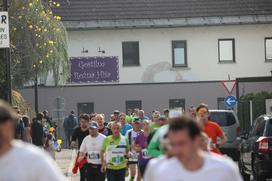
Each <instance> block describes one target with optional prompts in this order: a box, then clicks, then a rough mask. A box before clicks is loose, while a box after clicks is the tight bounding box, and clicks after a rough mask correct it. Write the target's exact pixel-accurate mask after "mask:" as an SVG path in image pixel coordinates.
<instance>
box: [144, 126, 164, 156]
mask: <svg viewBox="0 0 272 181" xmlns="http://www.w3.org/2000/svg"><path fill="white" fill-rule="evenodd" d="M168 128H169V126H168V125H164V126H162V127H160V128H158V129H157V130H156V132H155V134H154V136H153V137H152V139H151V141H150V143H149V145H148V154H149V155H150V156H151V157H159V156H161V155H162V154H164V150H163V148H162V147H161V141H162V139H163V137H164V135H165V134H166V133H167V131H168Z"/></svg>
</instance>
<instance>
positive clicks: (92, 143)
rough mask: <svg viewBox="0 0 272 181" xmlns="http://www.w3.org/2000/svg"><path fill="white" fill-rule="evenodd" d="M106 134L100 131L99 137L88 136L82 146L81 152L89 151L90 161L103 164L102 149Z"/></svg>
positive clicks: (88, 158) (88, 157) (88, 159)
mask: <svg viewBox="0 0 272 181" xmlns="http://www.w3.org/2000/svg"><path fill="white" fill-rule="evenodd" d="M105 138H106V136H104V135H102V134H100V133H98V135H97V137H95V138H94V137H92V136H90V135H89V136H86V137H85V138H84V140H83V142H82V144H81V146H80V152H81V153H87V154H88V156H87V161H88V163H92V164H96V165H100V164H101V155H100V154H101V151H102V145H103V142H104V139H105Z"/></svg>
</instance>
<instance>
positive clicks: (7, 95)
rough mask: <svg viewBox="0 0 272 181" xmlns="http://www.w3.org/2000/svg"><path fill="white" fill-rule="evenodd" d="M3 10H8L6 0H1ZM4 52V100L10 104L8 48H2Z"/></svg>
mask: <svg viewBox="0 0 272 181" xmlns="http://www.w3.org/2000/svg"><path fill="white" fill-rule="evenodd" d="M3 10H4V11H7V12H8V0H3ZM4 54H5V72H6V74H5V84H6V85H5V87H6V90H5V100H6V101H7V102H9V103H10V104H12V98H11V95H12V94H11V92H12V89H11V69H10V68H11V65H10V48H5V49H4Z"/></svg>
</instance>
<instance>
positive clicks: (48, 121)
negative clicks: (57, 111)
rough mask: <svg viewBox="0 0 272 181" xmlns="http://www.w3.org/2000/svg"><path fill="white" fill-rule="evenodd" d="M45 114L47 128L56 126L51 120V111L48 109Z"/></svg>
mask: <svg viewBox="0 0 272 181" xmlns="http://www.w3.org/2000/svg"><path fill="white" fill-rule="evenodd" d="M43 116H44V120H45V125H46V128H48V129H49V128H51V127H54V125H53V123H52V121H51V118H50V117H49V113H48V111H47V110H45V111H43Z"/></svg>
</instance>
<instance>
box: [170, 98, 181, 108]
mask: <svg viewBox="0 0 272 181" xmlns="http://www.w3.org/2000/svg"><path fill="white" fill-rule="evenodd" d="M169 108H170V109H175V108H182V109H183V110H185V99H170V100H169Z"/></svg>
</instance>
